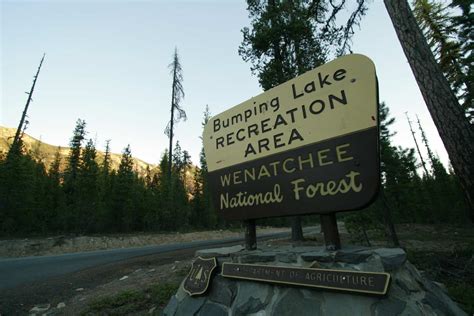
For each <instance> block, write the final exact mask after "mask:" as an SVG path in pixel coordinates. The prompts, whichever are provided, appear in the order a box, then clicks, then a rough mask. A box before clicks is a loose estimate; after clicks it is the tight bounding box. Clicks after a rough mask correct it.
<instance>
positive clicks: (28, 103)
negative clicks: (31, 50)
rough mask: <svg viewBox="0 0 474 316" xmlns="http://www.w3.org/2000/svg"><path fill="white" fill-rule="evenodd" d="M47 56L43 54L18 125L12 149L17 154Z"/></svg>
mask: <svg viewBox="0 0 474 316" xmlns="http://www.w3.org/2000/svg"><path fill="white" fill-rule="evenodd" d="M45 55H46V54H43V58H41V61H40V64H39V67H38V70H37V71H36V75H35V77H34V78H35V79H34V80H33V85H32V86H31V90H30V92H29V93H28V100H27V101H26V104H25V108H24V110H23V114H22V115H21V119H20V123H19V124H18V128H17V129H16V133H15V138H13V143H12V147H11V148H13V151H12V152H16V147H17V146H18V142H19V140H20V133H21V132H22V130H23V125H24V124H25V118H26V113H27V112H28V107H29V106H30V102H31V98H32V97H33V91H35V85H36V80H37V79H38V76H39V73H40V70H41V66H42V65H43V61H44V56H45Z"/></svg>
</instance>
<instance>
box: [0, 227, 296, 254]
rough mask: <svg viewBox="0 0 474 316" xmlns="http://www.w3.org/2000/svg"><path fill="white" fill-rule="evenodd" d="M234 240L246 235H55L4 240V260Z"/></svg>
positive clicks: (266, 230) (1, 243)
mask: <svg viewBox="0 0 474 316" xmlns="http://www.w3.org/2000/svg"><path fill="white" fill-rule="evenodd" d="M285 231H288V228H275V227H259V228H258V229H257V234H258V235H260V234H268V233H279V232H285ZM230 237H243V232H242V231H240V232H237V231H231V230H215V231H201V232H190V233H167V234H127V235H100V236H53V237H47V238H24V239H1V240H0V258H16V257H29V256H45V255H57V254H63V253H75V252H84V251H94V250H106V249H117V248H133V247H144V246H156V245H166V244H173V243H182V242H190V241H197V240H216V239H224V238H230Z"/></svg>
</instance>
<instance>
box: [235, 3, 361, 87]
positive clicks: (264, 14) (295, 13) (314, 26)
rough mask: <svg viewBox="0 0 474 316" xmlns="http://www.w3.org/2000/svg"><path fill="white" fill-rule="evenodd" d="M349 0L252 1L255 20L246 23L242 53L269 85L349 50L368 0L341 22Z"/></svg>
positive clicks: (250, 13)
mask: <svg viewBox="0 0 474 316" xmlns="http://www.w3.org/2000/svg"><path fill="white" fill-rule="evenodd" d="M345 2H346V1H341V2H340V3H338V4H335V3H333V2H332V1H309V0H298V1H288V0H268V1H264V0H248V1H247V5H248V7H247V10H248V11H249V17H250V19H251V22H250V24H251V26H250V27H244V28H243V29H242V34H243V41H242V44H241V46H240V47H239V54H240V56H242V58H243V60H244V61H246V62H250V63H251V65H252V66H251V70H252V72H254V73H256V74H257V75H258V77H259V82H260V85H261V86H262V88H263V89H264V90H268V89H270V88H272V87H274V86H276V85H278V84H281V83H283V82H285V81H288V80H289V79H291V78H293V77H295V76H297V75H299V74H302V73H304V72H306V71H308V70H310V69H313V68H315V67H317V66H319V65H321V64H323V63H324V62H325V61H326V59H327V58H328V56H329V55H330V54H331V53H333V54H337V55H342V54H344V53H345V52H346V51H348V50H349V42H350V38H351V36H352V34H353V27H354V26H356V25H358V23H359V21H360V19H361V17H362V16H363V15H364V14H365V11H366V5H365V1H364V0H358V1H357V5H356V8H355V10H354V11H353V12H352V13H351V14H350V15H349V18H348V20H347V22H346V23H345V25H337V24H336V16H339V15H338V13H339V12H340V11H341V10H342V9H344V8H345V6H346V3H345ZM337 21H340V19H338V20H337Z"/></svg>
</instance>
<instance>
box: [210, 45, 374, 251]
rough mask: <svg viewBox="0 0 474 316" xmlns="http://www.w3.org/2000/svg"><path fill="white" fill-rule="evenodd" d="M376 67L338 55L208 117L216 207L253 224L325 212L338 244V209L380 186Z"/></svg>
mask: <svg viewBox="0 0 474 316" xmlns="http://www.w3.org/2000/svg"><path fill="white" fill-rule="evenodd" d="M378 139H379V133H378V99H377V79H376V75H375V66H374V64H373V63H372V61H371V60H370V59H369V58H367V57H365V56H363V55H358V54H352V55H347V56H343V57H340V58H338V59H336V60H334V61H332V62H329V63H327V64H324V65H322V66H320V67H318V68H316V69H313V70H310V71H308V72H306V73H304V74H302V75H300V76H298V77H296V78H294V79H292V80H290V81H287V82H285V83H283V84H281V85H279V86H277V87H274V88H272V89H270V90H268V91H266V92H264V93H262V94H260V95H258V96H255V97H253V98H251V99H250V100H247V101H245V102H243V103H241V104H239V105H237V106H235V107H233V108H230V109H228V110H227V111H225V112H223V113H221V114H218V115H216V116H214V117H212V118H211V119H210V120H209V122H208V123H207V125H206V126H205V128H204V133H203V140H204V150H205V153H206V157H207V163H208V170H209V183H210V186H211V190H212V192H213V202H214V206H215V208H216V209H217V211H218V212H219V214H220V215H221V216H222V217H223V218H225V219H227V220H244V221H247V222H246V223H247V233H246V237H248V239H247V240H248V248H253V245H254V240H253V239H252V238H253V237H252V236H254V235H255V233H254V230H253V231H252V229H253V228H252V227H255V222H252V221H251V220H255V219H258V218H267V217H276V216H295V215H303V214H311V213H313V214H320V215H322V217H321V222H322V223H321V225H322V228H323V231H324V234H325V238H326V244H327V246H328V247H331V248H335V249H337V248H339V247H340V241H339V234H338V232H337V223H336V217H335V213H336V212H341V211H353V210H358V209H362V208H364V207H365V206H367V205H369V204H370V203H371V202H372V201H373V200H374V199H375V196H376V194H377V192H378V189H379V185H380V175H379V150H378Z"/></svg>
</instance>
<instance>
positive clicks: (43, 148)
mask: <svg viewBox="0 0 474 316" xmlns="http://www.w3.org/2000/svg"><path fill="white" fill-rule="evenodd" d="M15 132H16V128H9V127H2V126H0V155H1V154H6V153H7V152H8V149H9V148H10V144H11V143H12V141H13V138H14V136H15ZM23 143H24V145H25V148H26V150H27V151H28V152H30V154H31V155H32V156H33V157H34V158H35V159H36V160H38V161H41V162H43V164H44V165H45V166H46V168H47V169H48V168H49V166H50V165H51V163H52V162H53V161H54V157H55V155H56V153H57V152H58V150H59V154H60V155H61V169H62V170H64V167H65V164H66V161H67V156H68V154H69V147H60V146H54V145H50V144H47V143H44V142H42V141H40V140H38V139H36V138H34V137H31V136H30V135H28V134H25V135H24V136H23ZM120 158H121V154H115V153H112V154H111V166H112V169H114V170H117V169H118V167H119V165H120ZM103 159H104V152H102V151H99V150H97V162H98V163H99V164H100V163H101V162H102V161H103ZM133 163H134V168H135V171H136V172H137V173H138V174H139V175H140V176H145V174H146V168H147V167H150V169H151V170H153V171H155V172H156V171H157V166H156V165H154V164H149V163H146V162H144V161H143V160H140V159H137V158H133Z"/></svg>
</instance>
